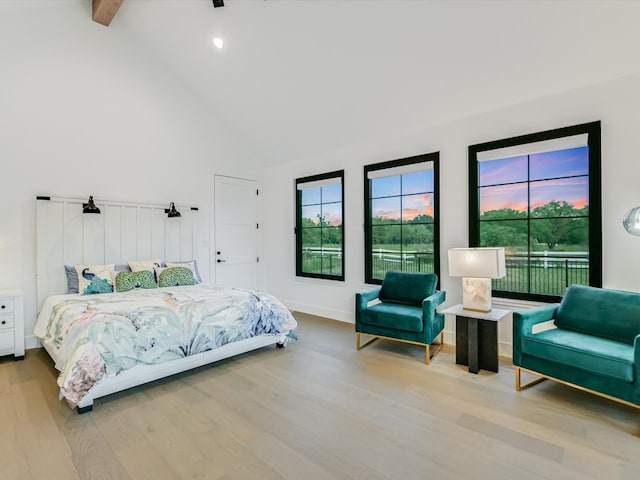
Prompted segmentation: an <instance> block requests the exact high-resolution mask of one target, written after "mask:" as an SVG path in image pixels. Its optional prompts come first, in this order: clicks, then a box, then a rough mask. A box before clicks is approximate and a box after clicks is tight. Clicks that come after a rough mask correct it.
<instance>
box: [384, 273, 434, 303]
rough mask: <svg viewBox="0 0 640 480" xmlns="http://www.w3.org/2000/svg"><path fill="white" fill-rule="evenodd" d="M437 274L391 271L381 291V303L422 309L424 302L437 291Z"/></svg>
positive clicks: (385, 277)
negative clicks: (399, 304)
mask: <svg viewBox="0 0 640 480" xmlns="http://www.w3.org/2000/svg"><path fill="white" fill-rule="evenodd" d="M437 284H438V276H437V275H436V274H435V273H409V272H394V271H389V272H387V273H386V274H385V276H384V280H383V281H382V288H381V290H380V297H379V298H380V301H382V302H393V303H401V304H404V305H413V306H415V307H421V306H422V301H423V300H424V299H425V298H427V297H428V296H430V295H433V293H434V292H435V291H436V285H437Z"/></svg>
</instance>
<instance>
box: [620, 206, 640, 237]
mask: <svg viewBox="0 0 640 480" xmlns="http://www.w3.org/2000/svg"><path fill="white" fill-rule="evenodd" d="M622 225H624V228H625V230H626V231H627V232H629V233H630V234H631V235H638V236H640V207H635V208H632V209H631V210H629V211H628V212H627V213H626V214H625V216H624V218H623V219H622Z"/></svg>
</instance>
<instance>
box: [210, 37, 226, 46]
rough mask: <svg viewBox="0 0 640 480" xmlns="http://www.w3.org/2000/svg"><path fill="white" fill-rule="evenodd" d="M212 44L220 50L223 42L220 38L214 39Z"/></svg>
mask: <svg viewBox="0 0 640 480" xmlns="http://www.w3.org/2000/svg"><path fill="white" fill-rule="evenodd" d="M213 44H214V45H215V46H216V47H218V48H222V46H223V45H224V42H223V41H222V39H221V38H220V37H215V38H214V39H213Z"/></svg>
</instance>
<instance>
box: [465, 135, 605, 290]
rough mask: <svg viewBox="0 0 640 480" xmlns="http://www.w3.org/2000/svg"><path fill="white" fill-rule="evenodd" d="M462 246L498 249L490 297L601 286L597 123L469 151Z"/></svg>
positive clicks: (488, 145) (470, 148)
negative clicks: (502, 272)
mask: <svg viewBox="0 0 640 480" xmlns="http://www.w3.org/2000/svg"><path fill="white" fill-rule="evenodd" d="M469 192H470V194H469V245H471V246H481V247H492V246H500V247H505V257H506V267H507V275H506V276H505V277H504V278H502V279H498V280H493V289H494V295H495V296H501V297H508V298H517V299H526V300H538V301H556V300H558V299H559V298H560V297H561V296H562V295H564V291H565V289H566V288H567V286H569V285H571V284H580V285H592V286H602V235H601V227H600V225H601V198H600V197H601V193H600V192H601V189H600V122H593V123H588V124H583V125H576V126H572V127H566V128H560V129H557V130H550V131H546V132H541V133H535V134H530V135H524V136H521V137H515V138H509V139H506V140H498V141H495V142H489V143H484V144H481V145H473V146H471V147H469Z"/></svg>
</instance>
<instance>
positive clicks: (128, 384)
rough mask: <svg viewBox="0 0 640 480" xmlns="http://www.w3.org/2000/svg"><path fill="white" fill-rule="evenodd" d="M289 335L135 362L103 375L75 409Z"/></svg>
mask: <svg viewBox="0 0 640 480" xmlns="http://www.w3.org/2000/svg"><path fill="white" fill-rule="evenodd" d="M288 340H289V338H288V337H287V335H286V334H281V335H259V336H257V337H251V338H247V339H245V340H240V341H238V342H233V343H228V344H226V345H223V346H222V347H219V348H216V349H214V350H209V351H207V352H203V353H197V354H195V355H190V356H188V357H184V358H178V359H176V360H171V361H168V362H164V363H158V364H154V365H137V366H135V367H134V368H132V369H130V370H126V371H124V372H122V373H120V374H119V375H114V376H110V377H104V378H103V379H102V380H100V381H99V382H98V383H96V384H95V385H94V386H93V387H92V388H91V390H89V391H88V392H87V394H86V395H85V396H84V397H83V398H82V400H80V402H78V411H79V412H80V413H85V412H88V411H90V410H91V409H92V408H93V401H94V400H95V399H96V398H100V397H104V396H106V395H111V394H112V393H116V392H121V391H122V390H126V389H128V388H132V387H136V386H138V385H144V384H145V383H148V382H153V381H154V380H159V379H160V378H165V377H169V376H171V375H175V374H176V373H181V372H185V371H187V370H191V369H194V368H197V367H201V366H203V365H208V364H210V363H214V362H217V361H218V360H223V359H225V358H230V357H233V356H236V355H240V354H242V353H245V352H250V351H251V350H256V349H258V348H262V347H266V346H268V345H273V344H276V343H278V344H282V345H285V344H286V343H287V342H288Z"/></svg>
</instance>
